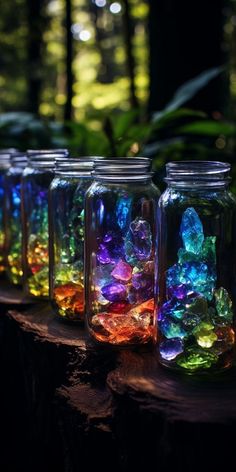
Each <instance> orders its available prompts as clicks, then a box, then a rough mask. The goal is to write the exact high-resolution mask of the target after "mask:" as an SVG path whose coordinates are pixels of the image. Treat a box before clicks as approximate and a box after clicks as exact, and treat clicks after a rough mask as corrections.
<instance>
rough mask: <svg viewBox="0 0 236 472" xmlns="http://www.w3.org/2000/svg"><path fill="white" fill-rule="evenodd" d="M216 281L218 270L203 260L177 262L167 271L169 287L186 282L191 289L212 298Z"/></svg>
mask: <svg viewBox="0 0 236 472" xmlns="http://www.w3.org/2000/svg"><path fill="white" fill-rule="evenodd" d="M215 283H216V271H215V268H214V267H212V266H208V265H207V264H205V263H202V262H195V261H193V262H186V263H185V264H175V265H173V266H172V267H170V269H168V270H167V273H166V284H167V287H168V288H170V289H172V287H173V286H175V285H181V284H184V285H186V286H187V287H188V290H189V291H191V290H192V291H194V292H198V293H199V294H201V295H203V296H205V297H206V298H207V299H209V300H211V299H212V296H213V289H214V287H215Z"/></svg>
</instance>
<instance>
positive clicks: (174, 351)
mask: <svg viewBox="0 0 236 472" xmlns="http://www.w3.org/2000/svg"><path fill="white" fill-rule="evenodd" d="M183 349H184V346H183V341H181V339H179V338H176V339H175V338H173V339H167V340H165V341H162V342H161V343H160V354H161V357H162V358H163V359H166V360H167V361H171V360H172V359H175V358H176V357H177V356H178V355H179V354H181V353H182V352H183Z"/></svg>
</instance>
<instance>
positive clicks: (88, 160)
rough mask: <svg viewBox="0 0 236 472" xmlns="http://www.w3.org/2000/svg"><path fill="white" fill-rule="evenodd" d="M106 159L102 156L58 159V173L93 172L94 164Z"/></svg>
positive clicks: (59, 157)
mask: <svg viewBox="0 0 236 472" xmlns="http://www.w3.org/2000/svg"><path fill="white" fill-rule="evenodd" d="M101 159H104V158H103V157H102V156H83V157H61V156H58V157H56V173H57V172H58V173H63V172H65V173H66V172H72V173H79V172H80V171H81V172H84V171H89V172H92V170H93V168H94V162H96V161H98V160H101Z"/></svg>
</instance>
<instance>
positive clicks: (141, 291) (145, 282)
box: [128, 272, 154, 303]
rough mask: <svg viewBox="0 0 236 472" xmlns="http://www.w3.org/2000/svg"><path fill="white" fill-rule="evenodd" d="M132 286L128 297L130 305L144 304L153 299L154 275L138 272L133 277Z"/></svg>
mask: <svg viewBox="0 0 236 472" xmlns="http://www.w3.org/2000/svg"><path fill="white" fill-rule="evenodd" d="M131 284H132V285H131V286H130V287H129V295H128V298H129V301H130V303H142V302H144V301H145V300H148V299H149V298H152V297H153V290H154V276H153V274H148V273H143V272H136V273H135V274H133V275H132V279H131Z"/></svg>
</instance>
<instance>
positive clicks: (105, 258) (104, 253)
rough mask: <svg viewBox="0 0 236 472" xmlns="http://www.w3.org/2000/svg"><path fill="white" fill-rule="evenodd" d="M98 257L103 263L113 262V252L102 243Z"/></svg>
mask: <svg viewBox="0 0 236 472" xmlns="http://www.w3.org/2000/svg"><path fill="white" fill-rule="evenodd" d="M97 259H98V261H99V262H100V263H101V264H110V263H111V262H112V257H111V254H110V253H109V251H108V249H107V247H106V246H105V245H104V244H100V246H99V249H98V253H97Z"/></svg>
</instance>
